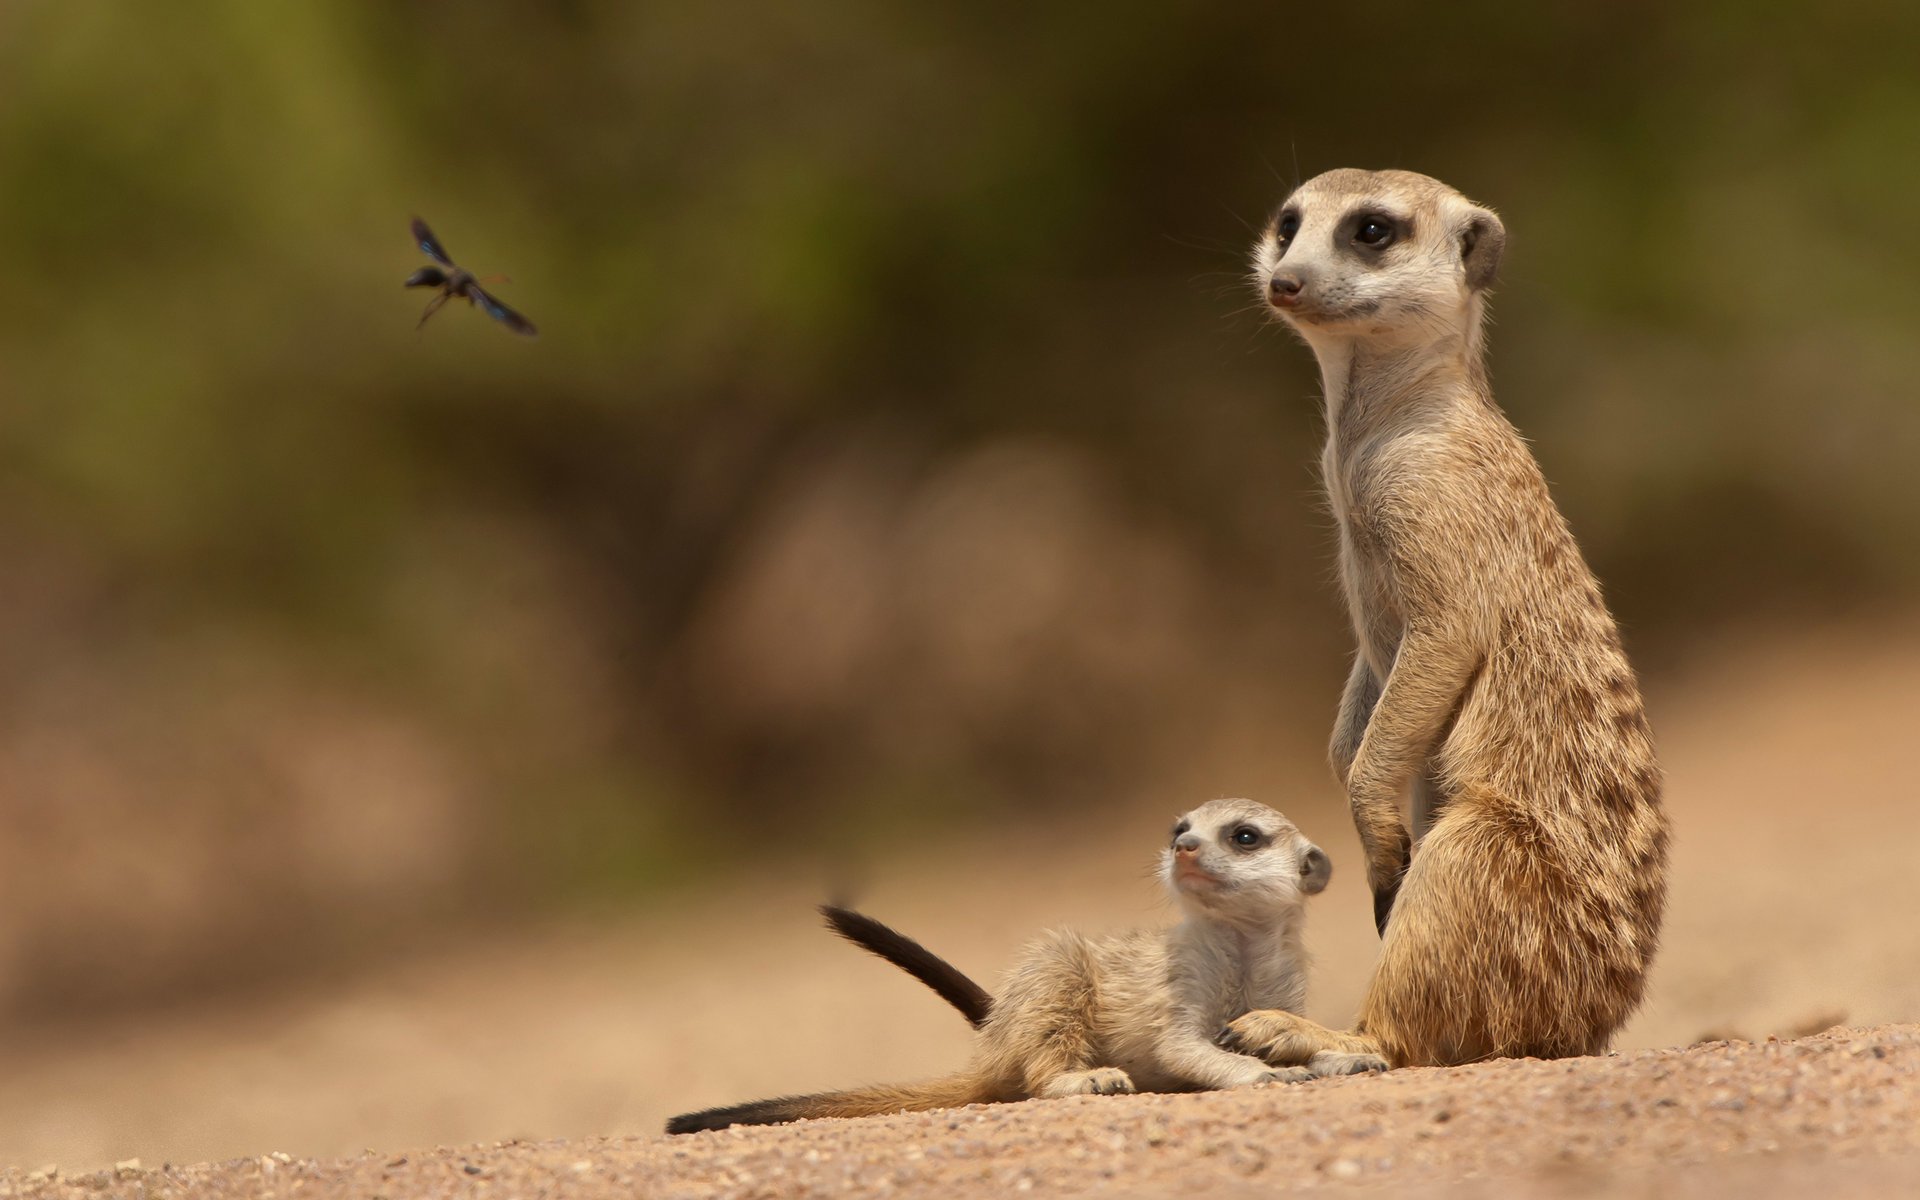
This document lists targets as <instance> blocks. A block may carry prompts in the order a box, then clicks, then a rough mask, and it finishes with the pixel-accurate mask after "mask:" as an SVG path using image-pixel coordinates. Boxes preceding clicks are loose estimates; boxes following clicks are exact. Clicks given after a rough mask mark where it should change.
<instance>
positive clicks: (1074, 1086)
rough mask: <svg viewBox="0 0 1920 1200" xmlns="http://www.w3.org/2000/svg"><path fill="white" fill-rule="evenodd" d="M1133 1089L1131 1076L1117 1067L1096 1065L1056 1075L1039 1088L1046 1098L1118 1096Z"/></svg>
mask: <svg viewBox="0 0 1920 1200" xmlns="http://www.w3.org/2000/svg"><path fill="white" fill-rule="evenodd" d="M1133 1090H1134V1086H1133V1078H1132V1077H1131V1076H1129V1075H1128V1074H1127V1073H1126V1072H1125V1071H1122V1070H1121V1069H1119V1068H1118V1067H1096V1068H1094V1069H1093V1070H1091V1071H1070V1072H1068V1073H1067V1074H1065V1075H1056V1076H1054V1077H1053V1078H1052V1079H1050V1080H1048V1081H1047V1085H1046V1086H1045V1087H1043V1088H1041V1089H1040V1095H1042V1096H1043V1097H1046V1098H1048V1099H1055V1098H1057V1097H1060V1096H1118V1095H1123V1094H1125V1093H1129V1092H1132V1091H1133Z"/></svg>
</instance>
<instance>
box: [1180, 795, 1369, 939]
mask: <svg viewBox="0 0 1920 1200" xmlns="http://www.w3.org/2000/svg"><path fill="white" fill-rule="evenodd" d="M1160 876H1161V878H1162V879H1163V880H1164V881H1165V882H1166V885H1167V887H1168V888H1169V889H1170V890H1171V891H1172V892H1173V894H1174V897H1175V899H1177V900H1178V901H1179V902H1180V904H1181V906H1182V907H1183V908H1186V909H1188V910H1189V911H1191V912H1195V913H1197V914H1199V915H1203V916H1207V917H1212V918H1256V919H1257V918H1261V917H1266V916H1271V915H1274V914H1275V913H1277V912H1278V911H1281V910H1285V909H1288V908H1293V907H1297V906H1298V905H1299V904H1300V902H1301V901H1302V900H1303V899H1304V898H1305V897H1307V896H1311V895H1313V894H1314V893H1316V892H1320V891H1323V890H1325V888H1326V886H1327V880H1328V879H1330V878H1332V876H1333V864H1332V862H1330V861H1329V860H1328V858H1327V855H1326V852H1325V851H1323V850H1321V849H1320V847H1318V846H1316V845H1314V844H1313V843H1312V842H1310V841H1308V840H1307V839H1306V838H1304V837H1302V836H1301V835H1300V831H1299V830H1298V829H1295V828H1294V827H1293V822H1291V821H1289V820H1287V818H1286V817H1285V816H1283V815H1282V814H1280V813H1278V812H1275V811H1274V810H1273V809H1271V808H1268V807H1267V806H1266V805H1264V804H1257V803H1255V802H1254V801H1252V800H1211V801H1208V802H1207V803H1205V804H1202V805H1201V806H1200V807H1199V808H1196V809H1194V810H1193V811H1192V812H1190V813H1188V814H1187V815H1186V816H1184V817H1181V818H1180V819H1179V821H1177V822H1175V823H1174V826H1173V836H1172V837H1171V838H1170V839H1169V841H1168V845H1167V848H1166V850H1165V851H1163V852H1162V853H1161V856H1160Z"/></svg>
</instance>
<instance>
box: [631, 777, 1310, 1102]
mask: <svg viewBox="0 0 1920 1200" xmlns="http://www.w3.org/2000/svg"><path fill="white" fill-rule="evenodd" d="M1332 870H1333V868H1332V864H1331V863H1330V862H1329V861H1328V859H1327V856H1326V854H1325V853H1323V852H1322V851H1321V850H1320V848H1319V847H1318V846H1315V845H1314V844H1313V843H1312V842H1310V841H1308V840H1307V839H1306V838H1305V837H1303V836H1301V834H1300V831H1299V830H1298V829H1296V828H1294V826H1293V824H1292V823H1291V822H1290V821H1288V820H1287V819H1286V817H1284V816H1282V815H1281V814H1280V813H1277V812H1275V811H1274V810H1273V809H1271V808H1268V807H1267V806H1266V805H1264V804H1256V803H1254V802H1253V801H1251V800H1214V801H1211V802H1209V803H1207V804H1203V805H1201V806H1200V807H1199V808H1197V809H1194V810H1193V811H1192V812H1190V813H1188V814H1187V815H1186V816H1184V817H1182V818H1181V819H1180V821H1179V823H1177V824H1176V825H1175V826H1174V827H1173V835H1172V837H1171V838H1170V839H1169V841H1168V845H1167V847H1166V849H1165V850H1164V851H1163V852H1162V854H1161V857H1160V874H1161V878H1162V880H1163V881H1164V882H1165V883H1166V885H1167V887H1168V889H1169V890H1170V891H1171V892H1172V893H1173V895H1174V897H1175V899H1176V900H1177V902H1178V904H1179V906H1180V908H1181V910H1182V916H1183V918H1184V919H1183V920H1182V921H1181V922H1180V924H1178V925H1176V926H1174V927H1173V928H1171V929H1162V930H1136V931H1133V932H1129V933H1122V934H1114V935H1110V936H1106V937H1085V936H1082V935H1080V934H1076V933H1071V932H1056V933H1051V934H1048V935H1047V936H1045V937H1043V938H1041V939H1040V940H1039V941H1037V942H1035V943H1034V944H1033V946H1032V947H1030V948H1029V949H1028V951H1027V952H1026V954H1025V955H1024V956H1023V957H1022V958H1021V959H1020V961H1019V962H1018V963H1017V964H1015V966H1014V967H1013V969H1012V971H1011V972H1009V974H1008V975H1007V977H1006V980H1005V982H1004V983H1003V984H1002V986H1001V990H1000V994H999V996H998V997H987V996H985V994H984V993H980V994H979V995H978V996H973V995H969V996H968V998H967V999H966V1000H964V1001H962V1000H955V999H954V998H953V997H952V996H949V999H950V1000H953V1002H954V1003H955V1005H956V1007H959V1008H960V1009H961V1010H962V1012H964V1013H967V1014H968V1016H969V1019H972V1018H973V1017H974V1016H975V1015H976V1014H979V1015H981V1016H982V1017H983V1020H982V1021H981V1022H980V1035H979V1043H978V1045H977V1047H976V1049H975V1053H974V1056H973V1062H972V1064H971V1065H970V1066H968V1068H967V1069H966V1070H964V1071H961V1072H958V1073H957V1074H953V1075H948V1076H946V1077H944V1078H940V1079H935V1080H931V1081H928V1082H925V1083H917V1084H900V1085H888V1086H880V1087H867V1088H855V1089H852V1090H850V1091H844V1092H825V1093H821V1094H818V1095H812V1096H782V1097H778V1098H775V1099H771V1100H756V1101H753V1102H750V1103H747V1104H739V1105H733V1106H730V1107H726V1108H711V1109H707V1110H705V1111H703V1112H695V1113H686V1114H684V1115H681V1116H677V1117H674V1118H673V1119H672V1120H670V1121H668V1122H667V1132H668V1133H693V1132H696V1131H699V1130H704V1129H724V1128H726V1127H728V1126H730V1125H773V1124H779V1123H781V1122H785V1121H797V1120H801V1119H803V1118H809V1117H866V1116H878V1115H880V1114H882V1113H895V1112H920V1111H925V1110H927V1109H935V1108H953V1107H957V1106H959V1105H963V1104H980V1103H995V1102H1002V1101H1012V1100H1026V1099H1031V1098H1035V1097H1053V1096H1077V1095H1087V1094H1106V1093H1115V1092H1133V1091H1152V1092H1170V1091H1195V1090H1203V1089H1211V1088H1231V1087H1246V1086H1249V1085H1252V1084H1261V1083H1288V1082H1294V1081H1298V1080H1302V1079H1307V1078H1310V1077H1311V1076H1312V1074H1313V1072H1311V1071H1309V1070H1306V1069H1303V1068H1299V1067H1281V1068H1274V1067H1270V1066H1268V1065H1267V1064H1266V1063H1264V1062H1261V1061H1260V1060H1259V1059H1257V1058H1253V1057H1249V1056H1248V1055H1245V1054H1235V1053H1233V1052H1231V1051H1228V1050H1225V1049H1222V1048H1221V1047H1220V1046H1218V1045H1216V1044H1215V1041H1214V1037H1215V1034H1216V1033H1217V1032H1218V1030H1219V1028H1220V1025H1221V1023H1222V1022H1224V1021H1225V1020H1227V1019H1228V1018H1229V1017H1233V1016H1237V1015H1238V1014H1240V1013H1243V1012H1246V1011H1247V1010H1248V1009H1251V1008H1274V1009H1286V1008H1298V1007H1300V1005H1301V1004H1302V1002H1303V1001H1304V1000H1305V998H1306V988H1307V959H1306V953H1305V951H1304V949H1303V948H1302V945H1301V937H1302V928H1301V926H1302V924H1303V921H1302V917H1303V916H1304V909H1305V906H1306V897H1308V896H1309V895H1312V894H1314V893H1316V892H1319V891H1321V890H1323V889H1324V888H1325V887H1326V886H1327V880H1328V878H1329V877H1330V876H1331V874H1332ZM876 924H877V923H876ZM894 936H895V937H898V935H894ZM855 940H859V939H855ZM899 941H901V942H905V941H907V939H905V938H899ZM860 944H861V945H868V947H869V948H870V949H871V948H873V947H872V946H871V945H869V943H867V942H865V941H861V942H860ZM909 944H911V943H909ZM896 948H897V947H896ZM915 949H919V948H918V947H917V946H915ZM876 952H878V953H881V954H882V957H887V958H889V959H892V958H893V955H891V954H888V953H886V952H885V951H876ZM922 953H924V951H922ZM927 958H929V959H932V961H933V962H935V963H939V965H940V966H941V967H945V964H944V963H940V960H938V959H933V958H932V956H931V955H927ZM946 970H947V971H949V972H951V973H952V975H953V976H954V977H957V978H959V979H961V980H964V979H965V977H964V976H961V975H959V972H957V971H952V968H950V967H949V968H946ZM914 974H916V976H918V977H920V978H922V979H923V980H924V979H926V978H927V977H926V976H925V975H922V974H921V973H920V972H918V971H915V972H914ZM936 990H940V989H938V988H936ZM975 990H976V991H977V989H975ZM942 995H948V993H947V992H946V991H942Z"/></svg>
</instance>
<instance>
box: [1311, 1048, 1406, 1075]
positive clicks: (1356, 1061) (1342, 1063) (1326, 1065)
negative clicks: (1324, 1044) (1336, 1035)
mask: <svg viewBox="0 0 1920 1200" xmlns="http://www.w3.org/2000/svg"><path fill="white" fill-rule="evenodd" d="M1388 1065H1389V1064H1388V1063H1387V1060H1386V1059H1384V1058H1381V1057H1380V1056H1379V1055H1378V1054H1347V1053H1343V1052H1342V1051H1339V1050H1322V1051H1321V1052H1320V1053H1318V1054H1316V1055H1314V1056H1313V1057H1312V1058H1310V1059H1308V1060H1307V1073H1308V1074H1309V1075H1312V1076H1313V1077H1315V1078H1320V1077H1323V1076H1327V1075H1366V1074H1368V1073H1370V1072H1374V1071H1384V1070H1387V1068H1388Z"/></svg>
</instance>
